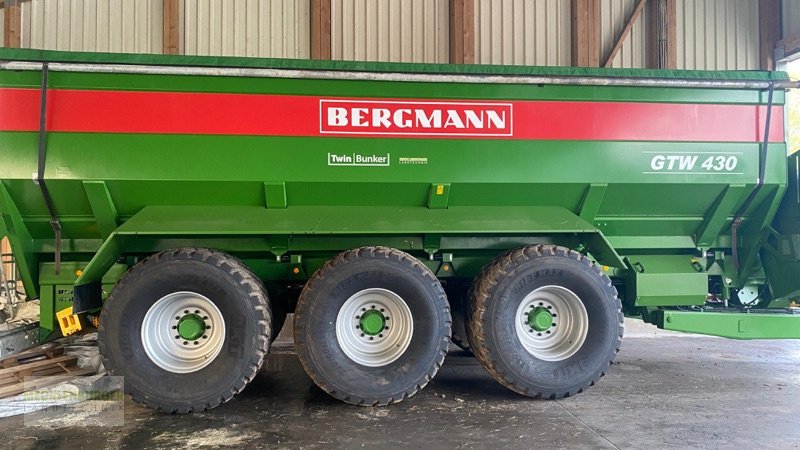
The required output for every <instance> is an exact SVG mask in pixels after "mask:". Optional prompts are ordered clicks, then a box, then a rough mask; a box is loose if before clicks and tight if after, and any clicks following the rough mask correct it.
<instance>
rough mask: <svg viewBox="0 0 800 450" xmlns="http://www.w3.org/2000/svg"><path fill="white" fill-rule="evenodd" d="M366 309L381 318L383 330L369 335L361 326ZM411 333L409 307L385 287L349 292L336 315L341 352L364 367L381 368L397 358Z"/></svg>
mask: <svg viewBox="0 0 800 450" xmlns="http://www.w3.org/2000/svg"><path fill="white" fill-rule="evenodd" d="M368 311H377V312H380V313H381V314H382V315H383V316H384V317H385V322H384V324H385V327H384V329H383V330H382V331H381V332H379V333H377V334H375V335H370V334H368V333H365V332H363V331H364V330H362V329H361V327H360V325H361V316H362V314H364V313H366V312H368ZM413 334H414V322H413V317H412V316H411V310H410V309H408V305H407V304H406V302H405V301H404V300H403V299H402V298H401V297H400V296H399V295H397V294H395V293H394V292H392V291H389V290H387V289H379V288H372V289H364V290H363V291H359V292H356V293H355V294H353V295H352V296H351V297H350V298H349V299H347V301H346V302H344V305H342V308H341V309H340V310H339V314H338V315H337V317H336V340H337V341H338V342H339V347H340V348H341V349H342V351H343V352H344V354H345V355H347V357H348V358H350V359H351V360H353V361H354V362H356V363H358V364H361V365H362V366H367V367H381V366H385V365H387V364H390V363H392V362H394V361H396V360H397V358H399V357H400V356H401V355H402V354H403V353H404V352H405V351H406V349H407V348H408V346H409V344H410V343H411V337H412V335H413Z"/></svg>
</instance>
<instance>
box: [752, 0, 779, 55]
mask: <svg viewBox="0 0 800 450" xmlns="http://www.w3.org/2000/svg"><path fill="white" fill-rule="evenodd" d="M781 26H782V25H781V2H780V0H759V2H758V35H759V39H758V40H759V54H760V57H759V61H760V67H761V70H775V54H774V52H775V47H776V46H777V45H778V41H780V40H781V34H782V33H781Z"/></svg>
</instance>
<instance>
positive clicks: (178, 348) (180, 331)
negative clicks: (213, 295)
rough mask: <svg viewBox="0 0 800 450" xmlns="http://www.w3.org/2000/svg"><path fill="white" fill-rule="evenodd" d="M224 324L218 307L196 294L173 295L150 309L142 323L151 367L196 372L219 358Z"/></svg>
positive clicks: (143, 342) (176, 371) (178, 293)
mask: <svg viewBox="0 0 800 450" xmlns="http://www.w3.org/2000/svg"><path fill="white" fill-rule="evenodd" d="M224 342H225V321H224V320H223V318H222V313H220V312H219V309H218V308H217V306H216V305H215V304H214V302H212V301H211V300H209V299H208V298H207V297H205V296H203V295H200V294H197V293H195V292H174V293H172V294H169V295H166V296H164V297H162V298H161V299H159V300H158V301H157V302H155V303H154V304H153V306H151V307H150V309H149V310H148V311H147V313H146V314H145V316H144V320H143V321H142V344H143V346H144V351H145V353H146V354H147V356H148V357H149V358H150V360H151V361H153V363H155V364H156V365H157V366H158V367H161V368H162V369H164V370H167V371H169V372H173V373H190V372H195V371H198V370H200V369H202V368H203V367H206V366H207V365H209V364H211V362H212V361H214V359H215V358H216V357H217V355H219V352H220V350H222V345H223V343H224Z"/></svg>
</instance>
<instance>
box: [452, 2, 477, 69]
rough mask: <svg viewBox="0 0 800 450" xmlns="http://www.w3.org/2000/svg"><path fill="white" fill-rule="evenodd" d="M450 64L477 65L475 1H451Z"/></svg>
mask: <svg viewBox="0 0 800 450" xmlns="http://www.w3.org/2000/svg"><path fill="white" fill-rule="evenodd" d="M450 62H451V63H453V64H475V1H474V0H450Z"/></svg>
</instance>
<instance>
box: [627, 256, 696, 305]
mask: <svg viewBox="0 0 800 450" xmlns="http://www.w3.org/2000/svg"><path fill="white" fill-rule="evenodd" d="M629 266H630V267H631V270H630V271H629V273H630V275H629V277H628V278H629V282H630V283H631V284H632V286H633V287H634V289H635V292H636V298H635V306H683V305H703V304H704V303H705V302H706V297H707V295H708V274H707V273H705V272H702V271H699V270H698V269H697V267H698V266H697V263H696V260H695V259H693V258H692V257H689V256H685V255H658V256H651V255H648V256H641V257H640V256H637V257H631V258H630V259H629Z"/></svg>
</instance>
